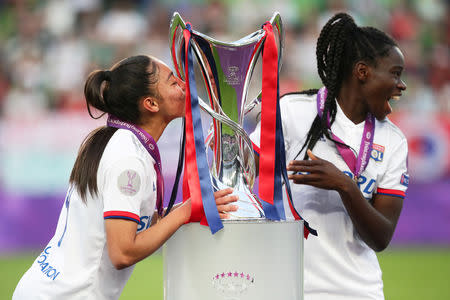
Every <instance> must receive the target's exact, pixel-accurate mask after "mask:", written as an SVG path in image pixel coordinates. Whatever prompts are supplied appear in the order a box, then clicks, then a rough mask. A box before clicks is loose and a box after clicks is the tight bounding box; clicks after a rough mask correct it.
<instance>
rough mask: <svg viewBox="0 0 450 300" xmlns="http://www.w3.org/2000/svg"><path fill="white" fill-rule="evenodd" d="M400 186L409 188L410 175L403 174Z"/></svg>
mask: <svg viewBox="0 0 450 300" xmlns="http://www.w3.org/2000/svg"><path fill="white" fill-rule="evenodd" d="M400 184H401V185H404V186H406V187H408V185H409V175H408V174H406V173H403V174H402V178H401V179H400Z"/></svg>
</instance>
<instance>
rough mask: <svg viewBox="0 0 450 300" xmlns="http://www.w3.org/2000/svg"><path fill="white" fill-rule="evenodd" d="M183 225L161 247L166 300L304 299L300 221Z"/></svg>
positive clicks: (231, 221) (301, 222)
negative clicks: (216, 228)
mask: <svg viewBox="0 0 450 300" xmlns="http://www.w3.org/2000/svg"><path fill="white" fill-rule="evenodd" d="M223 223H224V228H223V229H222V230H221V231H219V232H217V233H216V234H214V235H211V232H210V230H209V229H208V227H206V226H202V225H200V224H199V223H190V224H186V225H183V226H182V227H181V228H180V229H179V230H178V231H177V232H176V233H175V234H174V235H173V236H172V237H171V238H170V239H169V240H168V241H167V242H166V244H165V245H164V246H163V259H164V299H165V300H179V299H184V300H211V299H223V300H231V299H233V300H254V299H258V300H273V299H290V300H301V299H303V221H269V220H266V219H261V220H224V222H223Z"/></svg>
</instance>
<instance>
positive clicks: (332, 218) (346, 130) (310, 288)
mask: <svg viewBox="0 0 450 300" xmlns="http://www.w3.org/2000/svg"><path fill="white" fill-rule="evenodd" d="M280 105H281V116H282V123H283V132H284V139H285V148H286V160H287V163H288V162H289V161H291V160H294V159H296V160H302V159H303V158H304V154H305V150H303V151H302V153H300V154H299V155H297V154H298V152H299V151H300V149H301V148H302V146H303V144H304V142H305V140H306V135H307V133H308V131H309V128H310V127H311V124H312V122H313V120H314V118H315V117H316V115H317V105H316V95H313V96H307V95H300V94H291V95H286V96H285V97H283V98H282V101H281V103H280ZM331 129H332V131H333V133H334V134H335V135H336V136H338V137H339V138H340V139H342V140H343V141H344V142H345V143H346V144H347V145H349V146H351V147H352V148H353V149H356V152H358V151H359V149H360V144H361V138H362V134H363V130H364V122H362V123H360V124H354V123H353V122H352V121H351V120H350V119H348V118H347V117H346V116H345V114H344V113H343V111H342V110H341V108H340V107H339V105H338V104H337V113H336V119H335V121H334V123H333V124H332V128H331ZM259 133H260V125H258V126H257V128H256V130H255V132H254V133H252V135H251V139H252V140H253V142H254V143H255V144H257V145H259V135H260V134H259ZM407 151H408V149H407V142H406V139H405V137H404V136H403V134H402V133H401V131H400V130H399V129H398V128H397V127H396V126H395V125H394V124H393V123H392V122H391V121H389V120H388V119H385V120H384V121H378V120H376V122H375V137H374V141H373V147H372V149H371V156H370V160H369V163H368V165H367V167H366V169H365V171H364V172H363V173H362V174H361V176H360V177H359V180H358V183H357V184H358V187H359V189H360V190H361V192H362V194H363V195H364V197H365V198H366V199H367V201H370V200H371V199H372V197H373V196H374V194H377V193H378V194H387V195H392V196H398V197H402V198H403V197H404V196H405V191H406V188H407V185H408V180H409V177H408V174H407V166H406V165H407V162H406V160H407V159H406V157H407ZM313 153H314V154H315V155H316V156H318V157H320V158H322V159H325V160H328V161H330V162H331V163H333V164H334V165H335V166H336V167H337V168H338V169H340V170H342V171H343V172H344V173H346V174H347V175H349V176H353V174H352V173H351V171H350V169H349V168H348V166H347V164H346V163H345V161H344V160H343V159H342V157H341V155H340V154H339V152H338V150H337V148H336V146H335V145H334V143H333V142H332V141H329V140H328V139H325V138H321V139H320V140H319V141H318V142H317V144H316V146H315V147H314V149H313ZM290 185H291V189H292V197H293V202H294V206H295V207H296V209H297V210H298V212H299V213H300V214H301V215H302V217H303V218H305V220H307V221H308V222H309V224H310V225H311V227H312V228H314V229H316V230H317V232H318V237H315V236H311V235H310V237H309V238H308V240H306V241H305V248H304V251H305V252H304V268H305V270H304V295H305V300H326V299H333V300H336V299H338V300H339V299H346V300H348V299H384V296H383V282H382V278H381V270H380V266H379V264H378V260H377V257H376V254H375V252H374V251H373V250H372V249H371V248H370V247H368V246H367V245H366V243H365V242H363V241H362V240H361V238H360V237H359V235H358V233H357V232H356V229H355V227H354V226H353V223H352V221H351V219H350V217H349V215H348V213H347V211H346V209H345V207H344V205H343V203H342V201H341V198H340V196H339V194H338V192H336V191H329V190H324V189H319V188H315V187H312V186H308V185H299V184H294V183H292V182H291V184H290ZM284 206H285V210H286V216H292V214H291V212H290V210H289V206H288V204H287V203H286V199H285V205H284Z"/></svg>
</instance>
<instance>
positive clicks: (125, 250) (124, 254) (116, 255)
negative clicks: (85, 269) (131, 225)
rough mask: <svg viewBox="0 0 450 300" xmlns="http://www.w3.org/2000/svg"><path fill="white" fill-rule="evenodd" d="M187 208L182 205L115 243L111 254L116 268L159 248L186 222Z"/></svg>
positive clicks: (130, 263)
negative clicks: (133, 234) (131, 235)
mask: <svg viewBox="0 0 450 300" xmlns="http://www.w3.org/2000/svg"><path fill="white" fill-rule="evenodd" d="M186 209H187V207H186V206H180V207H178V208H177V209H174V210H173V211H172V212H170V213H169V214H168V215H167V216H166V217H164V218H162V219H161V220H160V221H159V222H157V223H156V224H154V225H152V226H151V227H149V228H148V229H146V230H144V231H143V232H141V233H139V234H137V235H135V236H134V237H133V238H131V239H130V238H128V237H127V236H124V237H123V241H121V242H119V243H114V245H115V247H114V248H115V249H110V250H111V251H110V256H112V257H111V260H112V262H113V264H114V265H115V266H116V268H117V269H122V268H125V267H128V266H131V265H133V264H135V263H137V262H139V261H141V260H142V259H144V258H146V257H148V256H150V255H151V254H153V253H154V252H155V251H156V250H158V249H159V248H160V247H161V246H162V245H163V244H164V243H165V242H166V241H167V240H168V239H169V238H170V237H171V236H172V235H173V234H174V233H175V231H177V230H178V228H180V227H181V226H182V225H183V224H184V223H185V220H186V211H185V210H186ZM189 209H190V208H189ZM119 238H120V237H119Z"/></svg>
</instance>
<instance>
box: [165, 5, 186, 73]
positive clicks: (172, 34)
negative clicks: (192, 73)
mask: <svg viewBox="0 0 450 300" xmlns="http://www.w3.org/2000/svg"><path fill="white" fill-rule="evenodd" d="M178 28H181V32H182V31H183V30H184V29H185V28H186V23H185V22H184V20H183V18H182V17H181V16H180V14H179V13H178V12H174V13H173V16H172V20H171V21H170V29H169V49H170V51H171V52H172V53H171V54H172V55H171V56H172V61H173V65H174V66H175V70H176V72H177V75H178V77H179V78H182V79H183V80H184V78H185V77H184V71H183V66H182V61H181V59H177V53H176V49H175V39H176V38H178V35H177V30H178ZM181 37H182V35H181ZM180 50H181V49H180Z"/></svg>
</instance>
